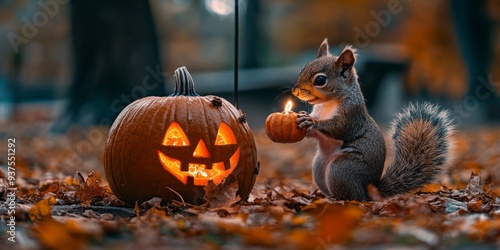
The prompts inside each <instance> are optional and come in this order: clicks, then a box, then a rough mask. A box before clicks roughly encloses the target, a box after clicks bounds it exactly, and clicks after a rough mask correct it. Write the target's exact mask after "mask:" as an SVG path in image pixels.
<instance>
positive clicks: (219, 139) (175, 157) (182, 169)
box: [158, 122, 240, 186]
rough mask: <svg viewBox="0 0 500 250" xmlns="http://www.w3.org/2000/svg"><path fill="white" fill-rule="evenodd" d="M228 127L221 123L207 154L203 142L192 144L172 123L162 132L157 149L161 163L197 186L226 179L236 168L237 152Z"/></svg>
mask: <svg viewBox="0 0 500 250" xmlns="http://www.w3.org/2000/svg"><path fill="white" fill-rule="evenodd" d="M237 143H238V142H237V140H236V136H235V135H234V132H233V130H232V129H231V127H229V125H227V124H226V123H224V122H221V123H220V125H219V129H218V131H217V136H216V139H215V141H214V142H213V144H212V145H214V147H213V150H212V152H209V150H208V149H207V146H206V144H205V142H204V141H203V139H200V140H199V141H197V143H196V145H193V144H192V143H191V142H190V141H189V138H188V136H187V135H186V133H185V132H184V130H183V129H182V128H181V127H180V126H179V124H178V123H176V122H172V124H170V126H169V127H168V129H167V131H166V132H165V137H164V138H163V142H162V145H161V146H160V149H159V150H158V156H159V158H160V162H161V164H162V166H163V168H165V170H167V171H168V172H169V173H170V174H172V175H173V176H175V177H176V178H177V179H178V180H179V181H181V182H182V183H184V184H188V180H189V179H193V183H194V185H196V186H206V185H208V183H209V181H212V182H213V183H214V184H215V185H218V184H219V183H221V182H222V180H223V179H224V178H226V177H227V176H229V175H230V174H231V173H232V172H233V170H234V169H235V168H236V165H238V161H239V157H240V149H239V147H238V145H237Z"/></svg>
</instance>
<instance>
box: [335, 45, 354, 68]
mask: <svg viewBox="0 0 500 250" xmlns="http://www.w3.org/2000/svg"><path fill="white" fill-rule="evenodd" d="M355 52H356V51H355V50H354V49H353V48H352V47H351V46H346V47H345V49H344V51H342V53H341V54H340V56H339V57H338V58H337V61H335V65H336V66H338V67H342V68H343V69H350V68H352V66H353V65H354V62H355V61H356V55H355Z"/></svg>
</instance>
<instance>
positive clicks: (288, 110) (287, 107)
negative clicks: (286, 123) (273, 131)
mask: <svg viewBox="0 0 500 250" xmlns="http://www.w3.org/2000/svg"><path fill="white" fill-rule="evenodd" d="M291 111H292V101H288V102H287V103H286V106H285V113H290V112H291Z"/></svg>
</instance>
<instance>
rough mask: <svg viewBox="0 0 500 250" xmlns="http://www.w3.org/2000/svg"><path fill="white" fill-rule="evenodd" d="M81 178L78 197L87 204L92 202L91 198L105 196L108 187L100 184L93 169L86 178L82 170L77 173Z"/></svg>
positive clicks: (77, 192) (77, 191)
mask: <svg viewBox="0 0 500 250" xmlns="http://www.w3.org/2000/svg"><path fill="white" fill-rule="evenodd" d="M77 175H78V179H79V182H80V184H79V186H78V188H77V190H76V195H75V196H76V199H77V200H78V201H80V202H82V203H83V204H85V205H89V204H90V200H91V199H93V198H97V197H104V196H105V195H106V189H105V188H103V187H101V186H99V181H98V180H97V178H96V177H95V174H94V171H92V172H91V173H90V174H89V175H88V176H87V180H85V179H84V178H83V176H82V174H81V173H80V172H78V173H77Z"/></svg>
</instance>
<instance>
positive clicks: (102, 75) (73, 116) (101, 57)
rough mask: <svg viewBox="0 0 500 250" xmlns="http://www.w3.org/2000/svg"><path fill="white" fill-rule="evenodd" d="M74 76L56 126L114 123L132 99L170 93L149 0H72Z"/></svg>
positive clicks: (57, 127) (64, 127)
mask: <svg viewBox="0 0 500 250" xmlns="http://www.w3.org/2000/svg"><path fill="white" fill-rule="evenodd" d="M70 10H71V13H70V15H71V36H72V45H73V47H72V49H73V79H72V85H71V88H70V92H69V95H68V97H69V103H68V106H67V108H66V113H65V115H64V117H63V119H62V121H60V123H59V124H56V126H55V128H56V130H58V131H64V130H66V129H67V128H68V127H69V126H71V125H79V126H82V127H86V126H90V125H99V124H109V123H111V122H112V121H113V120H114V119H115V118H116V116H117V115H118V114H119V112H120V111H121V110H122V109H123V108H124V107H125V106H126V105H127V104H129V103H130V102H132V101H134V100H136V99H139V98H142V97H144V96H146V95H160V96H163V95H166V92H165V90H164V84H163V75H162V73H161V69H162V67H161V64H160V58H159V49H158V38H157V34H156V30H155V24H154V19H153V16H152V12H151V8H150V5H149V1H146V0H142V1H133V0H127V1H123V0H122V1H119V0H107V1H90V0H72V1H71V2H70Z"/></svg>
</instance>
